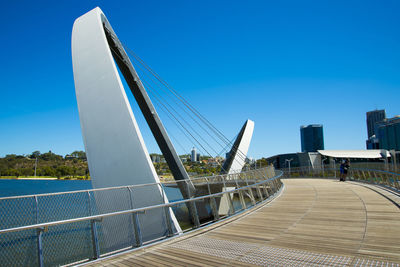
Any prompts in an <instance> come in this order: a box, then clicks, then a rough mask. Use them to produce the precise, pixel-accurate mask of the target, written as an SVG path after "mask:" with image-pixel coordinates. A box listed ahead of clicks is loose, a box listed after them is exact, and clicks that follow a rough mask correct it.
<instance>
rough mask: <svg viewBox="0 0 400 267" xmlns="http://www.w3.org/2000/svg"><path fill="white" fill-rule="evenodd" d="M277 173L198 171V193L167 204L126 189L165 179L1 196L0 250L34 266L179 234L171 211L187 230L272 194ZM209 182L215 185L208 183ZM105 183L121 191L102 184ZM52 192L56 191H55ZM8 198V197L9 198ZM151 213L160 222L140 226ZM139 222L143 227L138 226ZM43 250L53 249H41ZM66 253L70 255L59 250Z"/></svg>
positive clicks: (98, 254) (270, 170) (69, 261)
mask: <svg viewBox="0 0 400 267" xmlns="http://www.w3.org/2000/svg"><path fill="white" fill-rule="evenodd" d="M282 175H283V172H282V171H275V170H274V169H273V168H272V167H269V168H262V169H256V170H250V171H247V172H242V173H234V174H231V175H216V176H212V177H199V178H195V179H194V180H195V181H200V183H197V184H196V186H198V189H199V196H197V197H193V198H190V199H183V200H182V199H180V198H179V200H177V201H174V202H168V203H165V198H164V196H165V193H164V191H163V196H162V199H163V200H161V202H158V200H156V201H154V202H152V203H153V205H151V206H147V207H140V208H134V207H135V206H134V203H133V201H135V199H134V195H135V190H132V189H133V188H138V189H141V188H143V189H145V188H144V186H147V185H156V186H160V187H163V186H164V188H165V184H163V183H152V184H147V185H146V184H145V185H135V186H122V187H114V188H106V189H93V190H79V191H72V192H68V194H66V193H65V192H64V193H50V194H40V195H33V196H26V197H8V198H2V199H0V201H1V200H2V201H6V202H5V203H0V205H2V204H5V206H4V205H3V206H4V207H6V208H7V209H5V210H4V212H5V213H3V215H4V216H7V217H5V219H6V220H4V221H0V223H1V224H0V227H3V228H5V229H1V230H0V257H1V259H2V260H3V261H4V262H5V263H7V262H8V263H9V264H17V265H18V262H19V263H20V264H26V263H27V262H30V265H35V262H36V263H37V264H38V266H43V265H45V264H53V265H64V264H72V263H74V262H78V261H85V260H91V259H97V258H99V257H101V256H102V255H108V254H109V253H114V252H116V251H121V250H126V249H131V248H136V247H141V246H142V245H143V244H149V243H152V242H156V241H159V240H161V239H165V238H169V237H171V236H174V235H177V234H180V233H181V231H180V230H178V228H179V227H178V226H174V224H173V223H172V222H173V220H175V219H174V218H176V219H178V220H179V223H180V224H181V225H180V226H181V227H182V229H183V232H186V231H190V230H193V229H196V228H199V227H203V226H205V225H208V224H210V223H213V222H217V221H220V220H223V219H226V218H229V217H231V216H233V215H235V214H238V213H241V212H243V211H245V210H248V209H250V208H251V207H254V206H255V205H257V204H259V203H263V202H264V201H267V200H268V199H271V198H273V197H274V196H275V195H276V193H277V192H278V191H279V190H281V188H282V182H281V181H280V178H281V177H282ZM271 176H273V177H271ZM177 182H180V181H177ZM177 182H174V184H176V183H177ZM182 182H186V181H185V180H184V181H182ZM216 182H218V183H216ZM167 184H168V183H167ZM211 186H215V188H213V190H211ZM229 187H233V188H229ZM110 189H120V190H117V191H105V190H110ZM138 189H136V190H138ZM223 189H225V190H226V191H224V190H223ZM99 190H103V191H104V192H101V193H100V194H99V195H96V194H91V192H93V191H99ZM176 190H179V189H177V188H176ZM216 190H218V191H216ZM221 191H222V192H221ZM137 192H138V193H140V192H141V191H140V190H138V191H137ZM212 192H217V193H212ZM72 193H76V195H74V194H72ZM202 194H205V195H202ZM54 195H56V196H55V197H53V196H54ZM59 195H61V197H59ZM28 197H30V198H31V199H29V198H28ZM10 198H11V199H13V200H11V201H10V200H9V199H10ZM18 198H19V199H18ZM107 198H108V199H113V201H114V202H115V201H117V202H116V203H117V206H115V204H111V205H108V204H105V203H104V202H108V199H107ZM239 199H240V203H239ZM32 200H33V202H32ZM38 200H39V202H38ZM71 200H72V202H70V201H71ZM8 201H10V202H8ZM93 201H95V202H93ZM113 201H111V202H112V203H113ZM70 203H71V204H70ZM138 203H140V202H138ZM218 203H220V205H218ZM39 204H40V205H39ZM91 204H94V205H91ZM60 205H61V206H60ZM138 205H139V204H138ZM190 206H198V207H200V209H199V211H200V212H198V211H197V209H193V210H190V209H189V207H190ZM93 207H95V208H94V209H93ZM109 208H111V209H109ZM121 209H122V210H121ZM14 211H16V213H15V214H14V215H13V216H8V215H9V214H12V212H14ZM71 211H73V212H71ZM159 211H160V212H161V213H159ZM172 212H175V216H172V215H171V213H172ZM99 213H100V214H99ZM152 214H157V215H155V216H157V217H154V218H157V219H156V220H157V221H158V223H160V226H161V228H160V229H162V231H161V232H160V233H154V234H153V232H151V233H150V232H147V231H148V230H147V231H146V229H151V228H146V225H141V224H142V223H143V220H145V221H146V220H147V219H149V218H147V217H146V216H153V215H152ZM0 215H1V210H0ZM32 216H33V217H32ZM158 216H161V217H158ZM107 218H108V219H107ZM111 218H115V219H111ZM152 218H153V217H152ZM158 218H160V219H158ZM200 219H201V224H200ZM115 220H116V221H118V222H119V223H121V227H119V228H121V229H119V231H122V232H121V233H122V234H121V235H119V237H117V238H118V239H115V238H116V237H115V236H112V237H111V235H110V234H105V232H104V231H103V230H106V231H107V229H113V228H112V227H114V226H112V225H110V223H111V224H112V222H114V221H115ZM24 224H28V225H24ZM21 225H22V226H21ZM110 227H111V228H110ZM142 227H143V228H142ZM143 229H145V231H142V230H143ZM89 239H90V240H91V241H90V240H89ZM35 240H36V241H35ZM32 241H33V242H36V246H31V245H30V244H31V242H32ZM28 243H29V245H27V244H28ZM82 246H83V247H82ZM24 251H25V252H24ZM35 251H36V255H37V258H35V257H34V258H29V259H25V258H23V256H22V255H25V253H28V254H29V255H31V253H34V252H35ZM43 251H52V252H51V253H49V252H47V253H46V254H45V253H43ZM67 253H74V254H72V255H73V256H71V255H70V256H68V257H65V256H64V255H66V254H67ZM28 254H26V255H28ZM34 254H35V253H34Z"/></svg>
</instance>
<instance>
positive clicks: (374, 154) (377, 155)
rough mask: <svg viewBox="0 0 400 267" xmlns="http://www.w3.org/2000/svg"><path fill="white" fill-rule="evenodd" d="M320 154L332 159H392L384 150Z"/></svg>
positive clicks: (338, 151) (334, 151)
mask: <svg viewBox="0 0 400 267" xmlns="http://www.w3.org/2000/svg"><path fill="white" fill-rule="evenodd" d="M318 153H320V154H321V155H323V156H327V157H332V158H359V159H382V158H384V157H390V153H389V152H388V151H387V150H384V149H382V150H381V149H368V150H318Z"/></svg>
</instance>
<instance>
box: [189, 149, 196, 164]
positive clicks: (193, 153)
mask: <svg viewBox="0 0 400 267" xmlns="http://www.w3.org/2000/svg"><path fill="white" fill-rule="evenodd" d="M190 161H191V162H196V161H197V152H196V148H195V147H193V148H192V152H191V154H190Z"/></svg>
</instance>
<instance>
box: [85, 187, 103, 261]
mask: <svg viewBox="0 0 400 267" xmlns="http://www.w3.org/2000/svg"><path fill="white" fill-rule="evenodd" d="M86 192H87V196H88V202H89V216H92V215H93V212H92V204H91V200H90V199H91V197H90V192H89V190H88V191H86ZM90 232H91V235H92V248H93V259H98V258H100V247H99V239H98V235H97V226H96V221H95V220H90Z"/></svg>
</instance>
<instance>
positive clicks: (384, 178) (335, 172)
mask: <svg viewBox="0 0 400 267" xmlns="http://www.w3.org/2000/svg"><path fill="white" fill-rule="evenodd" d="M281 170H282V171H283V176H282V178H297V177H302V178H303V177H315V178H337V179H339V177H340V170H339V168H324V167H321V168H311V167H309V166H306V167H295V168H290V169H281ZM346 179H347V180H352V181H359V182H366V183H371V184H376V185H380V186H384V187H387V188H389V189H391V190H394V191H396V192H400V174H399V173H395V172H390V171H384V170H374V169H367V168H357V167H353V166H351V167H350V169H349V171H348V174H347V178H346Z"/></svg>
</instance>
